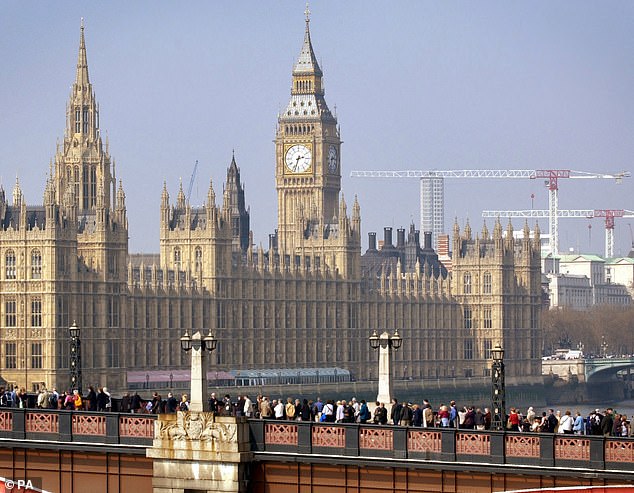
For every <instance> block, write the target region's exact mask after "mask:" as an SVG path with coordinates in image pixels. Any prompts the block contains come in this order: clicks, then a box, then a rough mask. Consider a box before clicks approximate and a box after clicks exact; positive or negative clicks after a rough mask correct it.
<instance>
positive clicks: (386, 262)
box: [0, 17, 541, 391]
mask: <svg viewBox="0 0 634 493" xmlns="http://www.w3.org/2000/svg"><path fill="white" fill-rule="evenodd" d="M322 77H323V74H322V71H321V69H320V67H319V64H318V63H317V60H316V57H315V54H314V52H313V47H312V44H311V39H310V31H309V19H308V17H307V19H306V30H305V36H304V41H303V44H302V48H301V52H300V54H299V57H298V58H297V61H296V63H295V65H294V66H293V71H292V89H291V95H290V100H289V103H288V106H287V107H286V109H285V110H284V111H283V113H282V114H281V115H280V116H279V117H278V124H277V130H276V134H275V154H276V160H275V163H274V164H275V167H274V173H275V186H276V190H277V198H278V209H277V214H278V223H277V230H276V231H275V233H274V234H271V235H270V238H269V245H268V250H264V249H263V248H262V247H260V248H256V247H254V245H253V240H252V235H251V233H250V229H249V227H250V225H249V212H248V209H247V208H246V206H245V196H244V190H243V188H242V183H241V179H240V170H239V168H238V166H237V165H236V162H235V159H232V161H231V164H230V166H229V168H228V170H227V178H226V183H224V185H223V189H222V196H221V197H218V200H217V197H216V191H215V189H214V186H213V185H212V184H210V185H209V189H208V192H207V197H206V201H205V205H204V206H202V207H192V206H190V204H189V203H188V201H187V200H186V198H185V194H184V192H183V190H182V186H181V189H180V190H179V191H178V194H177V196H176V200H175V201H172V200H171V199H170V195H169V193H168V191H167V187H166V186H164V188H163V191H162V195H161V199H160V217H161V220H160V232H159V234H160V254H157V255H133V254H130V253H129V252H128V221H127V217H126V204H125V199H126V196H125V193H124V189H123V185H122V183H121V182H119V183H117V181H116V177H115V171H114V165H113V161H112V158H111V156H110V150H109V146H108V145H107V144H104V143H103V141H102V137H101V133H100V130H99V106H98V104H97V102H96V99H95V94H94V92H93V88H92V84H91V83H90V80H89V77H88V64H87V57H86V46H85V39H84V27H83V25H82V27H81V34H80V44H79V56H78V61H77V73H76V77H75V82H74V84H73V85H72V89H71V94H70V100H69V102H68V106H67V112H66V129H65V132H64V139H63V143H61V144H59V145H58V148H57V151H56V153H55V156H54V160H53V163H54V164H53V165H52V167H51V169H50V172H49V174H48V176H47V180H46V185H45V188H44V194H43V203H42V205H41V206H27V205H26V200H25V198H24V196H23V194H22V192H21V190H20V186H19V184H18V183H17V182H16V185H15V188H14V190H13V196H12V198H11V199H9V198H8V197H6V196H5V192H4V190H2V189H0V310H1V311H2V312H1V315H0V323H1V332H0V377H1V378H2V380H3V381H4V382H5V383H11V384H17V385H19V386H24V387H26V388H27V389H28V390H32V389H36V388H38V387H40V386H43V385H45V386H47V387H49V388H50V387H53V386H57V387H58V388H65V387H66V386H67V385H68V382H69V366H68V365H69V346H70V343H69V326H70V325H71V324H72V323H73V322H74V321H75V322H76V323H77V325H78V326H79V327H80V328H81V345H82V370H83V381H84V385H85V386H87V385H90V384H93V385H107V386H108V387H109V388H110V389H111V390H115V391H122V390H124V389H125V388H126V386H127V385H128V382H127V381H126V380H127V376H126V375H127V372H128V371H138V372H143V373H145V372H146V371H148V372H149V371H157V370H165V371H168V372H169V371H177V370H179V369H187V368H188V367H189V354H188V353H184V352H183V351H182V350H181V349H180V337H181V336H182V335H183V333H184V332H185V331H188V332H189V333H190V334H191V333H192V331H195V330H200V329H202V328H204V329H205V330H204V333H205V334H206V333H207V331H208V330H209V331H211V332H212V333H213V334H215V337H216V338H217V340H218V347H217V350H216V351H215V352H213V353H211V358H210V360H211V366H210V368H214V369H218V370H223V371H229V370H232V369H250V370H261V371H264V370H274V369H309V368H312V369H319V368H333V367H337V368H343V369H346V370H348V371H349V372H350V375H351V376H352V378H354V379H356V380H369V379H376V378H377V377H378V368H377V367H378V364H377V353H376V352H374V351H372V350H371V349H370V346H369V343H368V337H369V336H370V334H371V332H372V330H374V329H377V330H378V331H379V332H382V331H384V330H388V331H389V332H392V331H393V330H394V329H398V331H399V334H400V335H401V336H402V338H403V345H402V348H401V349H400V350H399V351H397V352H395V353H394V355H393V366H394V369H393V371H394V373H395V374H396V375H399V376H403V377H405V378H412V379H418V380H420V379H423V380H424V379H434V380H436V379H440V380H441V381H442V380H443V379H445V378H451V377H471V376H473V377H483V376H486V375H488V372H489V368H490V351H491V349H492V347H493V346H494V345H495V344H497V343H500V344H502V346H503V347H504V348H505V351H506V361H507V376H508V377H509V378H511V379H513V378H516V379H517V380H518V381H519V380H521V381H523V382H529V381H532V379H533V378H536V377H537V376H538V375H540V373H541V335H540V310H541V287H540V237H539V231H538V230H537V229H536V230H535V231H534V232H530V231H529V229H528V227H525V228H524V235H523V239H519V240H514V239H513V234H512V233H513V232H512V228H511V226H510V224H509V226H508V227H506V228H505V229H506V231H503V227H502V226H501V224H500V223H499V221H496V223H495V225H494V227H493V231H492V233H489V231H488V230H487V227H486V225H485V226H484V227H483V228H482V230H481V231H479V232H476V233H475V234H474V233H472V231H471V228H470V226H469V224H468V223H467V225H466V226H465V227H464V228H463V229H462V231H461V230H460V228H459V227H458V225H457V224H455V225H454V229H453V233H452V235H451V237H450V242H449V246H450V249H451V251H452V257H451V262H450V265H449V263H448V262H446V263H445V264H443V263H441V262H440V261H439V259H438V255H437V254H436V252H435V251H434V250H433V249H432V248H431V234H430V233H425V232H423V234H422V236H421V235H420V234H419V231H416V230H415V228H414V227H413V226H411V227H410V229H409V230H408V231H406V230H405V229H399V230H398V231H397V235H396V236H397V237H396V241H395V242H393V241H392V230H391V228H385V231H384V233H383V235H384V238H383V241H382V242H379V244H380V248H379V249H377V238H376V234H375V233H369V248H368V249H367V250H366V251H365V252H364V253H362V251H361V210H360V206H359V203H358V202H357V199H356V198H355V200H354V202H353V203H352V207H351V208H349V206H348V204H347V203H346V201H345V200H344V197H343V194H342V193H341V176H342V172H343V165H344V163H343V162H341V160H340V156H341V152H340V146H341V140H340V131H339V126H338V123H337V119H336V117H335V116H334V115H333V113H331V111H330V110H329V109H328V106H327V104H326V100H325V99H324V86H323V79H322ZM271 164H272V165H273V163H271ZM271 168H272V170H271V171H272V172H273V166H272V167H271ZM157 199H158V191H157ZM157 202H158V200H157ZM350 209H351V210H350Z"/></svg>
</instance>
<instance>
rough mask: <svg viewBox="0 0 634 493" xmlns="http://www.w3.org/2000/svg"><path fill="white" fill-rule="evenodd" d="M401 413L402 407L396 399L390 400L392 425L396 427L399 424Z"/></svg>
mask: <svg viewBox="0 0 634 493" xmlns="http://www.w3.org/2000/svg"><path fill="white" fill-rule="evenodd" d="M402 411H403V405H402V404H399V402H398V399H396V398H393V399H392V412H391V413H390V418H391V419H392V424H393V425H395V426H398V425H399V424H401V414H402Z"/></svg>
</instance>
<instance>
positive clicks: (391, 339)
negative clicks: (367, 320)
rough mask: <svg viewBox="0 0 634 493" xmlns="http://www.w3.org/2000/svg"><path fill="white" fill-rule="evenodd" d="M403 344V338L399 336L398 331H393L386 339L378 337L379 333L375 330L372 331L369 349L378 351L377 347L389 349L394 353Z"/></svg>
mask: <svg viewBox="0 0 634 493" xmlns="http://www.w3.org/2000/svg"><path fill="white" fill-rule="evenodd" d="M402 344H403V338H402V337H401V336H400V335H399V333H398V329H396V330H395V331H394V334H393V335H388V336H387V337H380V336H379V333H378V332H377V331H376V329H375V330H373V331H372V335H371V336H370V347H371V348H372V349H379V347H383V348H385V347H389V348H391V349H394V350H395V351H396V350H397V349H399V348H400V347H401V345H402Z"/></svg>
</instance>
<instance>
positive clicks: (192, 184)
mask: <svg viewBox="0 0 634 493" xmlns="http://www.w3.org/2000/svg"><path fill="white" fill-rule="evenodd" d="M196 171H198V159H196V164H194V171H192V176H191V178H190V179H189V186H188V187H187V203H188V204H189V199H190V197H191V195H192V188H194V181H195V180H196Z"/></svg>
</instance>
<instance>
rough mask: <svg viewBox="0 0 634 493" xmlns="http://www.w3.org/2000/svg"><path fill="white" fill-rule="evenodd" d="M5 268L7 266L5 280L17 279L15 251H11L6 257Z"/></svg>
mask: <svg viewBox="0 0 634 493" xmlns="http://www.w3.org/2000/svg"><path fill="white" fill-rule="evenodd" d="M4 266H5V278H6V279H15V277H16V271H15V252H14V251H13V250H9V251H8V252H7V253H6V255H5V257H4Z"/></svg>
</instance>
